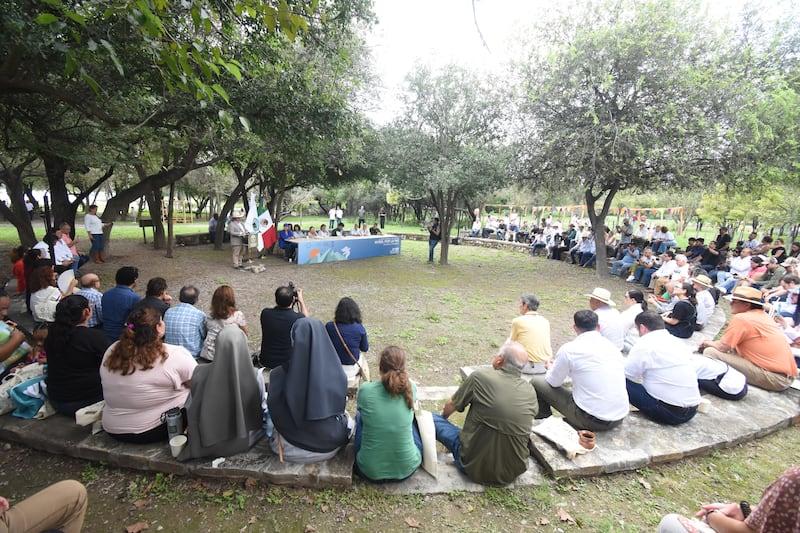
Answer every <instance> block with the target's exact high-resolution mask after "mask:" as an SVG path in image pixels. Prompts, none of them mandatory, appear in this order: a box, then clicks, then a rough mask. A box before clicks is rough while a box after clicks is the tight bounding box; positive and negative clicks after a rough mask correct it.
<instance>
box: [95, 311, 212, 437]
mask: <svg viewBox="0 0 800 533" xmlns="http://www.w3.org/2000/svg"><path fill="white" fill-rule="evenodd" d="M164 329H165V327H164V320H163V319H162V318H161V313H159V312H158V311H157V310H155V309H153V308H152V307H141V308H138V309H134V310H133V311H131V313H130V314H129V315H128V319H127V322H126V323H125V326H124V328H123V330H122V335H121V336H120V339H119V340H118V341H116V342H115V343H114V344H112V345H111V347H109V349H108V350H106V353H105V355H104V356H103V364H102V366H101V367H100V379H101V381H102V383H103V397H104V399H105V401H106V407H105V409H103V429H104V430H105V431H106V433H108V434H109V435H111V436H112V437H114V438H115V439H117V440H119V441H122V442H131V443H134V444H147V443H152V442H160V441H166V440H167V425H166V422H162V421H161V415H162V413H165V412H166V411H168V410H170V409H172V408H173V407H183V405H184V404H185V403H186V398H187V396H188V395H189V385H190V381H191V377H192V372H194V368H195V367H196V366H197V362H196V361H195V360H194V358H193V357H192V356H191V354H190V353H189V351H188V350H187V349H186V348H184V347H182V346H175V345H173V344H166V343H164V342H163V341H162V338H163V337H164Z"/></svg>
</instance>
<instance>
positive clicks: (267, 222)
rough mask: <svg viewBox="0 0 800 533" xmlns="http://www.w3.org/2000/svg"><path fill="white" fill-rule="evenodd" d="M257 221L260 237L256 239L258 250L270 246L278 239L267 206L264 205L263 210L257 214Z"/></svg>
mask: <svg viewBox="0 0 800 533" xmlns="http://www.w3.org/2000/svg"><path fill="white" fill-rule="evenodd" d="M258 222H259V224H258V226H259V230H260V233H261V239H259V241H258V250H259V251H261V250H263V249H264V248H267V249H269V248H272V245H273V244H275V241H277V240H278V234H277V232H276V231H275V223H274V222H273V221H272V216H271V215H270V214H269V207H266V208H265V209H264V212H263V213H261V214H260V215H258Z"/></svg>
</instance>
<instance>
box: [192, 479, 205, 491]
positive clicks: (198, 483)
mask: <svg viewBox="0 0 800 533" xmlns="http://www.w3.org/2000/svg"><path fill="white" fill-rule="evenodd" d="M202 487H203V482H202V481H195V482H194V484H192V487H191V488H192V489H194V490H197V489H199V488H202Z"/></svg>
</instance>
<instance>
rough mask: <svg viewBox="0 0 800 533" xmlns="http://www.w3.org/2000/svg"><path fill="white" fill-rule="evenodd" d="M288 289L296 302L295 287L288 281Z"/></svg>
mask: <svg viewBox="0 0 800 533" xmlns="http://www.w3.org/2000/svg"><path fill="white" fill-rule="evenodd" d="M288 287H289V288H290V289H292V297H293V298H294V299H295V300H296V299H297V287H295V285H294V281H290V282H289V285H288Z"/></svg>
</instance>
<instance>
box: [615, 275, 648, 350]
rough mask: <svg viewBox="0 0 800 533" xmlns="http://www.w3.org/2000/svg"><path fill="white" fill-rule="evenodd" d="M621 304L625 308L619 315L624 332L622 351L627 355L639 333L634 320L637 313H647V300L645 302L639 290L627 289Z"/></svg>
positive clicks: (642, 293)
mask: <svg viewBox="0 0 800 533" xmlns="http://www.w3.org/2000/svg"><path fill="white" fill-rule="evenodd" d="M623 303H624V304H625V305H626V306H627V307H626V309H625V310H624V311H622V313H620V320H621V321H622V330H623V331H624V332H625V347H624V348H623V350H622V351H623V352H626V353H627V352H628V351H630V349H631V348H633V345H634V344H636V341H638V340H639V332H638V331H636V324H635V323H634V320H635V319H636V316H637V315H638V314H639V313H641V312H642V311H647V300H645V297H644V292H642V291H640V290H639V289H628V290H627V291H625V298H624V300H623Z"/></svg>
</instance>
